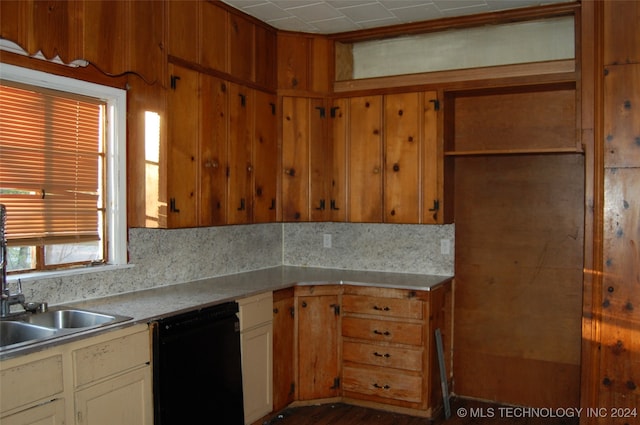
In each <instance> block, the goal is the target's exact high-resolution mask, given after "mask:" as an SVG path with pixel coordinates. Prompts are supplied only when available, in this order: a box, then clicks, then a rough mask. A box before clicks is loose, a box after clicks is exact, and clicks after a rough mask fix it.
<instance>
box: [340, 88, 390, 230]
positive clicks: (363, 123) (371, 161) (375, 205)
mask: <svg viewBox="0 0 640 425" xmlns="http://www.w3.org/2000/svg"><path fill="white" fill-rule="evenodd" d="M381 127H382V96H367V97H355V98H352V99H351V100H350V102H349V151H348V152H349V221H351V222H372V223H381V222H382V212H383V211H382V129H381Z"/></svg>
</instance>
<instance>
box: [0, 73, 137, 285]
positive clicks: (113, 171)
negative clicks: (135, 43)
mask: <svg viewBox="0 0 640 425" xmlns="http://www.w3.org/2000/svg"><path fill="white" fill-rule="evenodd" d="M0 79H3V80H9V81H15V82H18V83H23V84H29V85H33V86H39V87H43V88H48V89H53V90H59V91H64V92H68V93H74V94H80V95H83V96H89V97H93V98H97V99H101V100H103V101H104V102H106V125H105V131H106V134H105V161H106V164H105V177H106V183H105V198H106V200H105V208H106V210H105V214H104V219H105V222H106V229H105V237H106V238H107V241H106V255H105V256H106V258H107V262H105V263H104V264H105V265H126V264H127V196H126V181H127V178H126V117H127V96H126V91H125V90H122V89H118V88H114V87H109V86H104V85H100V84H95V83H90V82H87V81H83V80H77V79H73V78H69V77H63V76H59V75H54V74H49V73H46V72H42V71H36V70H33V69H28V68H23V67H18V66H14V65H10V64H5V63H0ZM100 267H102V265H96V266H93V267H87V268H83V269H82V270H87V269H90V268H91V269H93V268H97V269H99V268H100ZM63 271H64V270H63V269H54V270H44V271H43V270H38V271H34V272H33V273H30V275H46V274H50V273H52V272H63Z"/></svg>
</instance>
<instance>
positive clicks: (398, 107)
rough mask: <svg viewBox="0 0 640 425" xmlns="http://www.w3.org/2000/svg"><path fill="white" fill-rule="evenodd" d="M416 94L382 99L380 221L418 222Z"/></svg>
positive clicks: (419, 99)
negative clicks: (381, 203)
mask: <svg viewBox="0 0 640 425" xmlns="http://www.w3.org/2000/svg"><path fill="white" fill-rule="evenodd" d="M420 103H421V96H420V95H419V93H400V94H393V95H387V96H385V97H384V145H385V146H384V148H385V167H384V221H385V222H386V223H418V222H419V220H420V118H421V117H420V110H419V108H420Z"/></svg>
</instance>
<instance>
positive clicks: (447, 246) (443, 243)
mask: <svg viewBox="0 0 640 425" xmlns="http://www.w3.org/2000/svg"><path fill="white" fill-rule="evenodd" d="M440 254H442V255H449V254H451V241H450V240H449V239H440Z"/></svg>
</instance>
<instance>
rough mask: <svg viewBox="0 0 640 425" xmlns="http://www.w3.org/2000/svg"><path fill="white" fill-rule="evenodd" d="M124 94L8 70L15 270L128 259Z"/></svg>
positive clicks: (4, 78) (1, 98) (2, 82)
mask: <svg viewBox="0 0 640 425" xmlns="http://www.w3.org/2000/svg"><path fill="white" fill-rule="evenodd" d="M125 102H126V98H125V93H124V91H122V90H118V89H113V88H110V87H104V86H99V85H96V84H91V83H86V82H83V81H77V80H73V79H68V78H64V77H57V76H52V75H49V74H45V73H41V72H36V71H32V70H26V69H21V68H17V67H13V66H10V65H5V64H1V65H0V203H3V204H5V205H6V208H7V226H6V237H7V240H8V245H9V247H8V255H7V257H8V260H9V271H10V272H25V271H30V272H33V271H42V270H50V269H60V268H68V267H72V266H78V265H95V264H105V263H108V264H124V263H125V262H126V244H125V243H126V242H125V241H126V221H125V214H126V206H125V197H124V194H125V190H124V188H123V187H122V185H123V184H124V182H125V178H124V175H123V174H124V169H125V168H124V167H125V162H124V154H125V153H124V151H125V149H124V140H125V136H124V117H125V116H126V110H125Z"/></svg>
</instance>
